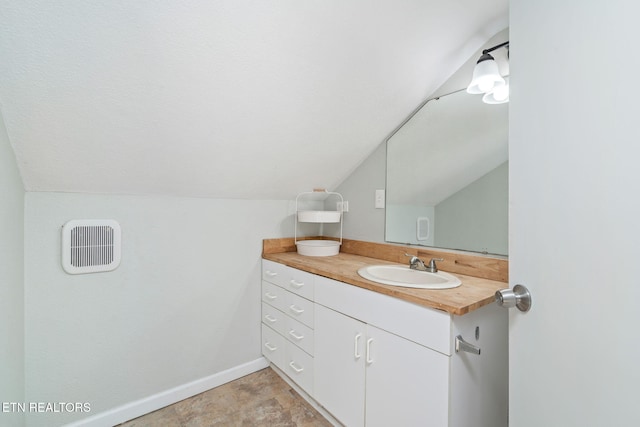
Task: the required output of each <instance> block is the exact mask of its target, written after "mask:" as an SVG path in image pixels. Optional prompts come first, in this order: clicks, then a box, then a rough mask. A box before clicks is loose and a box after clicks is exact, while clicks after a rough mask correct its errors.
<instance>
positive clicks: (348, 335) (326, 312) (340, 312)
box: [263, 263, 508, 427]
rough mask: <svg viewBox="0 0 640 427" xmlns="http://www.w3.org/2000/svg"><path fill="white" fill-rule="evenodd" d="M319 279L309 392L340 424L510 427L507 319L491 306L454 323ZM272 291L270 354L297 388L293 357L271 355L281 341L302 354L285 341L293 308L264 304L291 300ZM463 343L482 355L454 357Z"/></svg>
mask: <svg viewBox="0 0 640 427" xmlns="http://www.w3.org/2000/svg"><path fill="white" fill-rule="evenodd" d="M270 264H275V263H270ZM264 266H265V264H263V267H264ZM276 266H277V264H276ZM280 267H284V266H282V265H280ZM274 268H277V267H275V266H274ZM286 268H287V269H290V268H289V267H286ZM290 270H293V271H297V270H295V269H290ZM273 271H275V270H273ZM289 273H291V272H289ZM283 275H284V274H283ZM264 277H265V276H264V274H263V278H264ZM311 277H312V278H313V282H312V283H313V297H312V298H313V306H314V308H313V322H312V324H311V325H306V326H307V327H308V328H310V329H311V331H307V332H306V333H309V332H311V333H312V334H313V346H312V348H311V349H310V350H309V352H307V351H303V350H301V351H302V352H303V353H304V354H305V355H307V356H308V357H309V358H310V359H311V360H310V361H306V362H305V363H308V364H309V366H311V369H312V375H311V376H312V379H311V383H312V386H311V387H309V388H308V389H305V391H307V392H308V393H309V395H310V396H311V397H312V398H313V399H314V400H315V401H316V402H317V403H318V404H320V405H321V406H323V407H324V408H325V409H326V410H327V411H328V412H329V413H331V414H332V415H333V416H334V417H335V418H336V419H337V420H339V421H340V422H341V423H343V424H344V425H346V426H348V427H360V426H366V427H373V426H391V425H394V426H396V425H397V426H403V427H412V426H433V427H468V426H479V427H506V426H507V425H508V419H507V411H508V377H507V375H508V346H507V337H508V330H507V327H508V324H507V314H508V313H507V310H504V309H501V308H500V307H498V306H497V305H495V304H490V305H487V306H484V307H482V308H479V309H477V310H474V311H472V312H470V313H467V314H465V315H462V316H454V315H451V314H449V313H447V312H444V311H440V310H435V309H430V308H427V307H424V306H421V305H417V304H413V303H410V302H407V301H404V300H401V299H398V298H394V297H391V296H387V295H384V294H381V293H377V292H373V291H369V290H366V289H363V288H359V287H357V286H352V285H349V284H346V283H342V282H339V281H336V280H332V279H328V278H326V277H322V276H317V275H311ZM282 283H285V282H282ZM272 284H273V283H272V282H266V281H263V302H264V304H263V307H264V306H266V308H263V341H264V340H266V341H265V342H263V344H264V345H265V347H264V348H263V352H264V354H265V356H266V357H267V358H269V360H271V361H272V362H273V363H274V364H275V365H276V366H278V367H281V366H284V367H285V368H281V369H283V371H285V373H286V374H288V375H289V376H291V378H292V379H293V380H294V381H296V377H295V376H294V375H292V374H291V372H290V371H291V369H286V367H287V366H288V364H289V363H291V362H292V361H293V360H292V359H290V358H289V356H288V355H287V354H286V352H284V353H285V355H284V356H277V355H275V354H273V353H274V352H270V350H269V346H270V347H273V346H274V345H275V344H273V343H274V342H276V341H277V340H279V339H281V343H280V345H284V346H285V347H287V346H289V347H295V348H297V349H300V348H301V347H300V346H299V345H296V344H295V343H294V340H292V337H287V334H288V332H289V328H288V327H287V325H286V319H287V318H288V317H290V315H291V313H286V311H285V310H286V309H287V308H289V307H288V305H287V304H288V302H286V303H285V304H283V305H280V306H278V305H277V303H275V302H273V301H271V303H269V301H265V298H267V299H268V298H269V296H272V295H274V292H275V291H278V290H283V291H284V290H285V289H284V288H282V287H279V286H277V288H278V289H275V290H274V289H272V288H270V286H271V285H272ZM265 292H266V293H268V294H269V295H266V294H265ZM278 298H281V301H286V298H287V297H286V294H284V296H281V295H277V298H276V300H277V299H278ZM308 301H311V300H308ZM274 308H275V309H276V310H280V311H281V312H282V313H283V315H284V320H285V321H284V322H283V325H281V326H276V325H274V324H275V323H277V322H278V321H279V319H278V320H276V321H275V322H270V320H269V319H273V318H275V315H274V314H273V313H272V311H271V310H272V309H274ZM285 313H286V314H285ZM276 314H277V313H276ZM266 316H268V318H267V317H266ZM268 323H272V324H271V325H268ZM278 328H280V329H278ZM265 329H266V330H267V332H268V333H267V334H266V335H265V333H264V331H265ZM277 331H280V332H277ZM272 333H275V335H276V336H273V334H272ZM269 334H271V335H269ZM457 336H460V337H461V338H462V339H464V340H465V341H466V342H468V343H469V344H471V345H472V346H475V347H477V348H480V350H481V353H480V354H479V355H478V354H472V353H468V352H462V351H461V352H456V350H455V348H456V345H455V343H456V337H457ZM265 337H266V338H265ZM282 340H284V344H282ZM267 344H268V345H269V346H267ZM270 353H271V354H270ZM276 353H277V352H276ZM279 357H282V358H284V360H279V359H278V358H279ZM294 362H295V361H294ZM295 363H298V362H295ZM295 366H297V365H295ZM305 369H307V368H306V367H305ZM296 382H298V381H296ZM298 383H299V384H300V382H298ZM303 388H304V387H303Z"/></svg>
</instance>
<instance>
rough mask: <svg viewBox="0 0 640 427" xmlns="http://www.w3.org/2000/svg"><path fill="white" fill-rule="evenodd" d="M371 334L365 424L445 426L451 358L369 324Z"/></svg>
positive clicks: (366, 346)
mask: <svg viewBox="0 0 640 427" xmlns="http://www.w3.org/2000/svg"><path fill="white" fill-rule="evenodd" d="M367 336H368V338H367V340H366V345H365V359H366V362H367V369H366V371H367V382H366V384H367V386H366V396H367V398H366V425H367V427H374V426H381V427H388V426H430V427H431V426H433V427H446V426H447V424H448V413H449V404H448V402H449V362H450V360H449V357H448V356H445V355H443V354H441V353H438V352H436V351H433V350H431V349H428V348H427V347H423V346H421V345H419V344H416V343H414V342H412V341H409V340H406V339H404V338H401V337H399V336H397V335H393V334H390V333H389V332H386V331H383V330H381V329H378V328H375V327H373V326H371V325H368V326H367ZM337 384H340V382H337ZM347 424H348V423H347ZM348 425H350V424H348Z"/></svg>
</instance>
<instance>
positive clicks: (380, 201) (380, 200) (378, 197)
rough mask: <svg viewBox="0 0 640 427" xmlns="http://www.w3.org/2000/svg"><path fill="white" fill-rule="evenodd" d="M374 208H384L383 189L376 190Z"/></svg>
mask: <svg viewBox="0 0 640 427" xmlns="http://www.w3.org/2000/svg"><path fill="white" fill-rule="evenodd" d="M375 206H376V209H384V190H376V203H375Z"/></svg>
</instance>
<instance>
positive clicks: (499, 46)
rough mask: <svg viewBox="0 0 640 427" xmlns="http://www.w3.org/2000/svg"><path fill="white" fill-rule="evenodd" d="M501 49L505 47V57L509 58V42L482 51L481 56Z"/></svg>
mask: <svg viewBox="0 0 640 427" xmlns="http://www.w3.org/2000/svg"><path fill="white" fill-rule="evenodd" d="M501 47H505V48H506V49H507V56H509V40H507V41H506V42H504V43H500V44H497V45H495V46H494V47H490V48H489V49H485V50H483V51H482V55H486V54H488V53H489V52H493V51H494V50H497V49H500V48H501Z"/></svg>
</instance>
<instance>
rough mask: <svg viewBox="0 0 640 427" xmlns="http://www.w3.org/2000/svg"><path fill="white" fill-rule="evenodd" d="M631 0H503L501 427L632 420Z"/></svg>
mask: <svg viewBox="0 0 640 427" xmlns="http://www.w3.org/2000/svg"><path fill="white" fill-rule="evenodd" d="M639 13H640V6H639V5H638V3H636V2H623V1H618V0H611V1H610V0H607V1H604V0H595V1H588V2H585V1H577V0H576V1H563V2H558V1H555V0H539V1H535V2H532V1H530V0H511V2H510V14H511V22H510V24H511V28H510V39H511V40H510V41H511V46H510V52H511V55H510V56H511V64H510V70H511V80H510V83H511V88H512V89H511V100H510V107H509V108H510V111H509V114H510V118H509V119H510V140H509V145H510V148H509V150H510V164H509V169H510V247H509V255H510V286H511V287H513V286H514V285H515V284H517V283H521V284H524V285H526V286H527V287H528V288H529V290H530V291H531V294H532V297H533V305H532V308H531V311H530V312H528V313H526V314H523V313H520V312H518V311H516V310H515V309H512V310H511V312H510V333H509V339H510V346H509V350H510V361H509V369H510V383H509V386H510V391H509V393H510V425H511V426H513V427H524V426H531V427H540V426H563V427H566V426H621V425H638V419H639V416H638V402H640V339H638V328H639V327H640V90H639V87H640V85H639V84H638V70H640V55H638V54H637V52H634V53H631V52H629V47H630V46H629V44H628V41H629V40H634V41H637V40H640V26H639V25H638V23H637V16H638V15H639Z"/></svg>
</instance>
